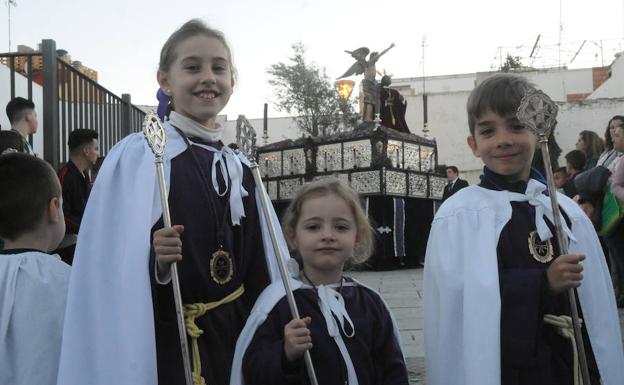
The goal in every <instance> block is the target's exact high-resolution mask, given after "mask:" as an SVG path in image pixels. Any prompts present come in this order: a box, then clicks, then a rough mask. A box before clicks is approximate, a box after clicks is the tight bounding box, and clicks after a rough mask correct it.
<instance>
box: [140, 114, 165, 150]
mask: <svg viewBox="0 0 624 385" xmlns="http://www.w3.org/2000/svg"><path fill="white" fill-rule="evenodd" d="M143 135H145V139H146V140H147V144H148V145H149V147H150V149H151V150H152V152H153V153H154V155H155V156H156V157H157V158H160V157H162V156H163V154H164V153H165V145H166V144H167V133H166V131H165V127H164V126H163V125H162V123H161V122H160V119H159V118H158V115H156V114H155V113H153V112H149V113H147V115H145V119H144V120H143Z"/></svg>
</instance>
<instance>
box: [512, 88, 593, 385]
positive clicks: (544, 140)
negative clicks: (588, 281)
mask: <svg viewBox="0 0 624 385" xmlns="http://www.w3.org/2000/svg"><path fill="white" fill-rule="evenodd" d="M558 110H559V108H558V107H557V105H556V104H555V103H554V102H553V101H552V100H551V99H550V97H548V95H546V94H545V93H544V92H542V91H539V90H530V91H527V93H526V94H525V95H524V97H523V98H522V101H521V102H520V106H519V107H518V114H517V117H518V120H519V121H520V122H521V123H522V124H524V126H525V127H527V128H528V129H530V130H531V131H532V132H533V133H534V134H535V135H537V137H538V139H539V143H540V148H541V150H542V158H544V170H545V171H546V182H547V185H548V195H550V204H551V205H552V211H553V217H554V222H555V233H556V236H557V242H558V243H559V251H560V252H561V254H568V240H567V239H566V238H565V237H564V235H563V227H562V225H561V211H560V210H559V203H558V202H557V190H556V189H555V183H554V177H553V171H552V165H551V163H550V152H549V150H548V137H549V136H550V135H551V133H552V132H553V130H554V128H555V126H556V125H557V112H558ZM568 298H569V300H570V312H571V313H572V314H571V315H572V326H573V328H574V338H575V340H576V347H575V348H576V350H577V352H578V356H579V364H580V367H581V374H582V376H583V384H585V385H589V384H590V382H589V370H588V369H587V357H586V356H585V346H584V344H583V336H582V334H581V321H580V319H579V316H578V308H577V307H576V294H575V292H574V289H573V288H570V289H568Z"/></svg>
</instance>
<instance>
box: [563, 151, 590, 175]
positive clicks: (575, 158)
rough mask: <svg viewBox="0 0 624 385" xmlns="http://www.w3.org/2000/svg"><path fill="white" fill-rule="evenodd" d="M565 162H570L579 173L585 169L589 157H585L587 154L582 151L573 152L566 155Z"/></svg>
mask: <svg viewBox="0 0 624 385" xmlns="http://www.w3.org/2000/svg"><path fill="white" fill-rule="evenodd" d="M565 160H567V161H568V162H570V164H571V165H572V168H574V169H575V170H577V171H579V170H582V169H583V167H585V162H586V161H587V157H586V156H585V153H584V152H583V151H581V150H572V151H570V152H568V153H567V154H566V156H565Z"/></svg>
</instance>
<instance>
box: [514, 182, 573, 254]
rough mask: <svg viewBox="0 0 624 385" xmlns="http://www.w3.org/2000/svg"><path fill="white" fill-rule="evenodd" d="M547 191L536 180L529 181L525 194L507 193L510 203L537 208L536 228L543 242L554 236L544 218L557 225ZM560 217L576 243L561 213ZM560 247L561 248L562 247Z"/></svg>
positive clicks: (569, 237) (569, 236) (565, 231)
mask: <svg viewBox="0 0 624 385" xmlns="http://www.w3.org/2000/svg"><path fill="white" fill-rule="evenodd" d="M545 190H546V185H544V184H543V183H541V182H538V181H537V180H535V179H529V182H528V183H527V188H526V191H525V193H524V194H520V193H516V192H512V191H507V194H508V197H509V200H510V201H512V202H514V201H515V202H528V203H529V204H530V205H531V206H533V207H535V226H536V227H537V233H538V234H539V237H540V239H541V240H542V241H545V240H547V239H550V238H552V236H553V234H552V232H551V231H550V228H549V227H548V225H547V224H546V221H545V220H544V216H546V218H548V219H549V220H550V222H551V223H555V222H554V214H553V210H552V206H551V200H550V197H548V196H546V195H545V194H543V192H544V191H545ZM559 215H560V218H559V219H560V220H561V226H562V228H563V232H564V233H565V235H566V236H567V238H568V239H569V240H573V241H576V238H574V235H572V230H570V228H569V227H568V224H567V222H566V220H565V218H564V217H563V214H561V213H560V214H559ZM559 247H561V245H560V246H559Z"/></svg>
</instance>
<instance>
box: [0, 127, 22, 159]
mask: <svg viewBox="0 0 624 385" xmlns="http://www.w3.org/2000/svg"><path fill="white" fill-rule="evenodd" d="M10 148H12V149H13V150H15V151H17V152H24V138H22V136H21V135H20V134H18V133H17V132H15V131H0V154H2V153H3V152H4V151H5V150H7V149H10Z"/></svg>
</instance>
